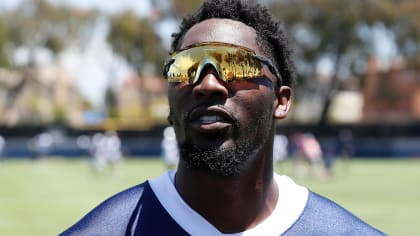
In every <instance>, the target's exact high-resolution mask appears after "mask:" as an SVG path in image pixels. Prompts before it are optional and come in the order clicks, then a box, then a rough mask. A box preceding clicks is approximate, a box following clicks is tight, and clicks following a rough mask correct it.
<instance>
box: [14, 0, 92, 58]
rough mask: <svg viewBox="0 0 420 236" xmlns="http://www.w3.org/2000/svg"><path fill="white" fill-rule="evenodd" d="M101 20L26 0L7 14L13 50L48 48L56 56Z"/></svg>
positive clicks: (43, 1) (39, 0) (89, 13)
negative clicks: (18, 48)
mask: <svg viewBox="0 0 420 236" xmlns="http://www.w3.org/2000/svg"><path fill="white" fill-rule="evenodd" d="M97 16H98V12H96V11H82V10H78V9H74V8H70V7H67V6H65V5H54V4H50V3H49V2H48V1H47V0H23V1H22V2H21V3H20V5H19V6H18V7H17V8H16V9H15V10H12V11H10V12H7V14H6V17H7V19H8V27H9V32H10V36H9V37H10V43H12V47H13V48H16V47H22V46H23V47H28V48H29V49H34V48H36V47H41V48H42V47H45V48H48V49H50V50H51V52H52V53H53V54H56V53H58V52H60V51H61V49H63V46H64V45H67V44H69V43H70V42H73V41H75V40H76V39H79V38H80V37H82V34H83V33H84V32H85V30H89V29H90V28H91V27H92V25H93V23H95V21H96V19H97Z"/></svg>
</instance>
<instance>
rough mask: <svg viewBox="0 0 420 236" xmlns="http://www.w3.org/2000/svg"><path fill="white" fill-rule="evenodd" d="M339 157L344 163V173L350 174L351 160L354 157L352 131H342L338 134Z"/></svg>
mask: <svg viewBox="0 0 420 236" xmlns="http://www.w3.org/2000/svg"><path fill="white" fill-rule="evenodd" d="M338 142H339V156H340V158H341V160H342V161H343V167H344V172H345V173H347V172H348V168H349V165H350V159H351V158H352V157H353V155H354V140H353V133H352V131H351V130H350V129H341V130H340V132H339V133H338Z"/></svg>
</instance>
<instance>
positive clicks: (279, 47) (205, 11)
mask: <svg viewBox="0 0 420 236" xmlns="http://www.w3.org/2000/svg"><path fill="white" fill-rule="evenodd" d="M211 18H223V19H231V20H235V21H240V22H242V23H244V24H246V25H248V26H250V27H252V28H254V29H255V31H256V33H257V39H256V40H257V43H258V45H259V47H260V48H261V50H262V51H263V53H264V54H265V56H267V57H269V58H270V59H271V60H273V63H274V64H275V65H276V66H277V68H278V70H279V72H280V74H281V76H282V80H283V85H287V86H292V84H293V77H294V64H293V61H292V59H291V54H292V53H291V52H292V50H291V47H290V44H289V42H288V39H287V37H286V33H285V30H284V28H283V24H282V22H280V21H279V20H277V19H275V18H274V17H273V16H272V14H271V13H270V12H269V11H268V9H267V7H265V6H262V5H261V4H251V3H246V2H243V1H242V0H205V1H204V2H203V4H202V5H201V7H200V8H198V9H197V10H196V11H195V12H193V13H191V14H189V15H186V16H185V17H184V18H183V19H182V22H181V24H180V31H179V32H178V33H174V34H172V37H173V41H172V45H171V51H172V52H173V51H176V50H178V49H179V47H180V45H181V41H182V38H183V36H184V35H185V33H186V32H187V31H188V30H189V29H190V28H191V27H193V26H194V25H196V24H197V23H200V22H202V21H204V20H207V19H211Z"/></svg>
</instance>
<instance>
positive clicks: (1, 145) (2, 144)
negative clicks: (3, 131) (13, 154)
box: [0, 135, 6, 158]
mask: <svg viewBox="0 0 420 236" xmlns="http://www.w3.org/2000/svg"><path fill="white" fill-rule="evenodd" d="M5 148H6V139H5V138H4V137H3V136H1V135H0V158H2V157H3V154H4V149H5Z"/></svg>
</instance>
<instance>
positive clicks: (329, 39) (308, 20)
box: [271, 0, 420, 125]
mask: <svg viewBox="0 0 420 236" xmlns="http://www.w3.org/2000/svg"><path fill="white" fill-rule="evenodd" d="M271 4H272V6H271V9H272V11H273V12H274V13H275V14H277V15H279V16H280V17H281V18H282V19H283V20H284V21H285V27H286V28H287V29H288V31H289V32H290V33H289V34H290V35H291V41H292V42H293V43H295V44H296V50H295V53H296V64H297V72H298V81H299V82H300V83H302V84H301V85H300V86H299V88H302V89H301V91H300V92H299V91H298V93H300V94H301V95H303V94H308V93H307V91H308V90H310V89H313V87H314V86H315V87H316V86H319V85H320V84H317V85H314V83H316V81H315V78H316V76H317V75H316V69H317V68H316V65H317V63H319V62H320V60H321V59H325V58H327V59H329V60H330V61H332V62H333V63H332V64H333V66H332V76H331V79H330V80H329V81H328V82H326V83H324V88H322V89H321V92H320V93H318V95H319V96H321V97H322V98H323V99H322V100H323V101H324V102H323V105H322V108H321V114H320V118H319V124H320V125H323V124H326V123H327V121H328V120H327V118H328V111H329V107H330V104H331V98H332V97H333V95H334V93H335V92H336V91H337V89H338V88H339V87H340V85H341V84H343V83H342V81H343V80H345V79H346V78H349V77H352V76H353V75H360V73H364V71H363V70H361V69H360V65H364V64H365V63H366V62H367V60H368V58H369V57H370V56H372V54H373V53H374V50H373V49H374V47H375V45H374V44H375V43H376V42H375V41H374V40H373V38H372V37H373V35H372V34H369V33H366V32H371V30H372V29H373V28H374V27H377V26H378V25H384V26H385V27H386V29H387V30H391V31H392V32H393V33H394V35H395V37H396V41H397V46H399V47H400V48H399V52H400V53H401V54H402V55H403V56H405V57H407V58H410V57H413V55H415V56H414V58H418V57H419V46H418V45H419V37H420V36H419V24H420V23H419V22H420V19H419V14H418V12H420V6H419V4H418V1H416V0H401V1H394V0H381V1H378V0H370V1H364V0H354V1H335V0H302V1H272V2H271ZM363 29H367V31H366V30H365V33H363V32H362V30H363ZM390 41H392V39H390ZM410 46H411V47H410ZM401 47H402V48H401ZM406 48H410V50H407V52H404V49H406ZM410 54H411V55H410ZM299 88H298V89H299ZM311 94H313V93H311ZM297 97H298V98H299V96H297Z"/></svg>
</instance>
